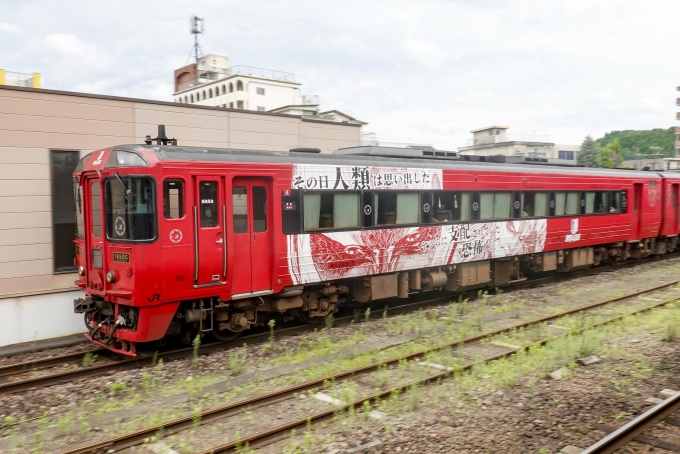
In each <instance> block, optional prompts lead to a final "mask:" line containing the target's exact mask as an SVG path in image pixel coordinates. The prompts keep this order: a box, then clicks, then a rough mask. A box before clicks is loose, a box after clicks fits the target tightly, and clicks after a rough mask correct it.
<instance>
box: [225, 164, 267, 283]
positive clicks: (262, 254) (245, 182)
mask: <svg viewBox="0 0 680 454" xmlns="http://www.w3.org/2000/svg"><path fill="white" fill-rule="evenodd" d="M231 192H232V217H233V219H232V230H233V239H234V241H233V250H234V259H233V261H232V263H233V264H234V269H233V279H232V288H231V292H232V295H233V296H238V295H244V296H245V295H248V294H252V293H259V294H263V293H267V292H270V291H271V288H272V283H271V280H272V266H273V264H272V261H273V258H272V237H271V227H272V226H271V209H272V203H271V184H270V182H269V180H268V179H266V178H251V177H248V178H241V177H239V178H234V181H233V182H232V189H231Z"/></svg>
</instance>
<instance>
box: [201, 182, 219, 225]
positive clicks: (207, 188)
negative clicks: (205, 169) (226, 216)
mask: <svg viewBox="0 0 680 454" xmlns="http://www.w3.org/2000/svg"><path fill="white" fill-rule="evenodd" d="M199 197H200V198H201V227H202V228H206V227H217V226H218V225H219V224H220V221H219V219H220V217H219V214H218V212H217V181H201V184H200V185H199Z"/></svg>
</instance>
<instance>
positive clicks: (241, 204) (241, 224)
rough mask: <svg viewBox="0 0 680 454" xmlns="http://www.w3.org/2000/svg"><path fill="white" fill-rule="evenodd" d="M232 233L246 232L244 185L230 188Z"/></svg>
mask: <svg viewBox="0 0 680 454" xmlns="http://www.w3.org/2000/svg"><path fill="white" fill-rule="evenodd" d="M231 201H232V210H233V211H234V216H233V224H234V233H248V191H247V190H246V187H245V186H234V187H233V188H232V189H231Z"/></svg>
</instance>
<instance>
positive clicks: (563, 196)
mask: <svg viewBox="0 0 680 454" xmlns="http://www.w3.org/2000/svg"><path fill="white" fill-rule="evenodd" d="M566 202H567V193H566V192H556V193H555V216H564V214H565V210H564V209H565V204H566Z"/></svg>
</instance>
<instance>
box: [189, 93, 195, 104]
mask: <svg viewBox="0 0 680 454" xmlns="http://www.w3.org/2000/svg"><path fill="white" fill-rule="evenodd" d="M189 99H190V100H191V103H193V102H194V95H193V94H192V95H190V96H189Z"/></svg>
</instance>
